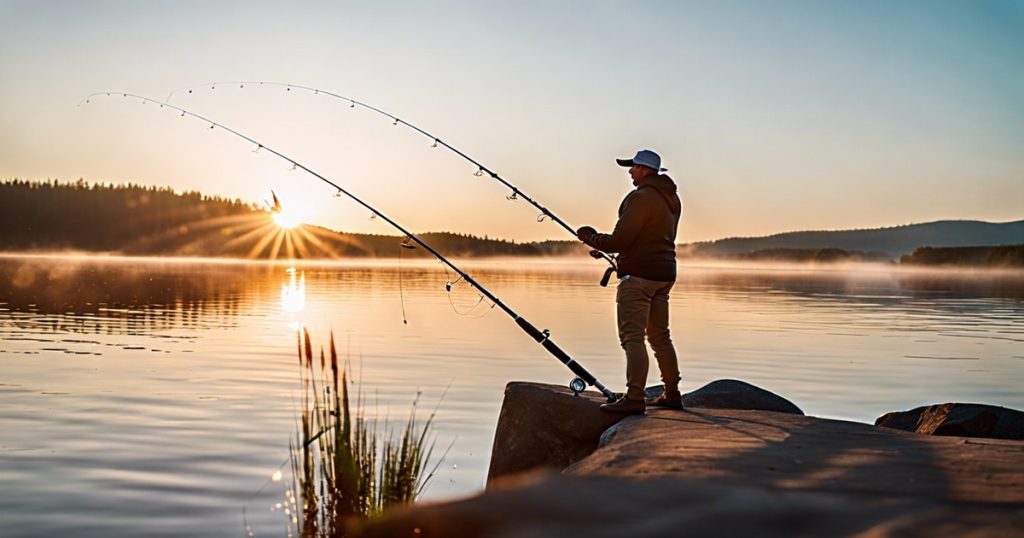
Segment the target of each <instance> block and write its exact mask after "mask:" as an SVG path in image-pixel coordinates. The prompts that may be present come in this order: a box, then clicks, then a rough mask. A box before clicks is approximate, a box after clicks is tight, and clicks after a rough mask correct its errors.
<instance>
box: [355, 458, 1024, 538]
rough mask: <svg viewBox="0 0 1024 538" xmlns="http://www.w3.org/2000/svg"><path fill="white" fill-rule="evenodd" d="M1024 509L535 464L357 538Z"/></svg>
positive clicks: (822, 523)
mask: <svg viewBox="0 0 1024 538" xmlns="http://www.w3.org/2000/svg"><path fill="white" fill-rule="evenodd" d="M1021 528H1024V511H1021V510H1019V509H1018V510H1016V511H1008V510H1006V509H1003V508H1000V507H993V506H987V505H974V506H971V507H970V509H967V507H966V506H960V507H956V506H950V505H945V504H938V503H935V502H931V501H929V500H927V499H912V498H903V499H891V498H888V499H876V498H871V497H860V498H851V497H849V496H845V495H836V494H822V493H814V492H807V491H795V490H781V491H779V490H772V489H764V488H760V487H756V486H741V485H735V484H728V483H720V482H717V481H710V480H691V479H668V478H652V479H648V480H634V479H626V478H616V477H611V476H570V475H560V474H555V473H550V472H549V473H534V474H530V475H528V476H520V477H516V478H515V479H513V480H504V481H500V482H498V483H497V484H495V485H494V486H493V487H489V488H488V489H487V491H486V492H485V493H483V494H481V495H478V496H475V497H471V498H468V499H464V500H459V501H454V502H446V503H436V504H417V505H414V506H412V507H410V508H405V509H401V510H398V511H395V512H392V513H391V514H389V515H388V516H386V517H384V518H382V519H377V520H372V521H371V522H369V523H367V524H364V525H363V526H362V527H361V528H358V529H353V530H352V531H351V532H350V533H349V534H348V536H352V537H354V538H392V537H410V538H421V537H426V538H429V537H455V536H457V537H459V538H483V537H488V538H495V537H498V538H538V537H553V538H554V537H567V536H586V537H587V538H620V537H622V536H708V537H729V538H732V537H735V536H749V537H769V536H779V537H789V536H832V537H842V536H858V537H862V538H863V537H865V536H871V537H877V538H886V537H921V538H926V537H927V538H930V537H933V536H971V537H973V538H983V537H1009V536H1019V531H1020V529H1021Z"/></svg>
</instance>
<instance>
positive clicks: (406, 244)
mask: <svg viewBox="0 0 1024 538" xmlns="http://www.w3.org/2000/svg"><path fill="white" fill-rule="evenodd" d="M415 248H416V245H413V244H412V241H411V240H410V239H409V236H405V239H402V242H401V243H399V244H398V299H399V302H401V303H402V323H403V324H405V325H408V324H409V319H408V318H406V317H405V292H404V291H402V252H403V251H405V250H406V249H409V250H412V249H415Z"/></svg>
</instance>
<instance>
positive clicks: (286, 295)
mask: <svg viewBox="0 0 1024 538" xmlns="http://www.w3.org/2000/svg"><path fill="white" fill-rule="evenodd" d="M295 273H296V271H295V268H294V267H289V268H288V274H289V276H288V283H287V284H285V285H283V286H281V310H284V311H285V312H293V313H294V312H302V311H303V310H305V308H306V273H305V272H299V277H298V279H296V278H295Z"/></svg>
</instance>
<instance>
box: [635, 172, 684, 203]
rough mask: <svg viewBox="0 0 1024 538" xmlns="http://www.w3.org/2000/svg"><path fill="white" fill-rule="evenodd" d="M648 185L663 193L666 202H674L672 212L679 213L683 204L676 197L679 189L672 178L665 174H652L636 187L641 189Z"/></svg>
mask: <svg viewBox="0 0 1024 538" xmlns="http://www.w3.org/2000/svg"><path fill="white" fill-rule="evenodd" d="M646 185H650V186H651V187H654V188H655V189H658V192H660V193H662V194H663V195H664V196H665V198H666V200H672V203H670V204H669V205H670V206H671V209H672V212H673V213H679V209H680V206H681V205H682V204H681V203H680V202H679V201H678V200H679V198H678V197H677V196H676V191H677V190H678V188H677V187H676V183H675V182H674V181H672V178H670V177H668V176H667V175H665V174H651V175H649V176H647V177H645V178H644V179H642V180H641V181H640V184H639V185H637V186H636V187H637V188H638V189H639V188H641V187H644V186H646Z"/></svg>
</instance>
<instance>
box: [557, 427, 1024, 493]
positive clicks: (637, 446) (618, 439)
mask: <svg viewBox="0 0 1024 538" xmlns="http://www.w3.org/2000/svg"><path fill="white" fill-rule="evenodd" d="M565 472H566V473H570V474H577V475H585V476H594V475H600V476H617V477H629V478H642V477H677V478H687V479H697V480H700V479H706V480H709V481H714V482H716V483H734V484H740V485H745V486H758V487H762V488H769V489H772V490H802V491H811V492H823V493H824V492H828V493H839V494H846V495H857V496H871V497H876V498H878V497H889V498H913V499H931V500H935V501H941V502H952V503H1001V504H1007V505H1014V506H1016V507H1017V508H1018V509H1020V508H1024V443H1022V442H1020V441H1006V440H999V439H971V438H963V437H932V436H925V435H918V434H913V433H907V432H903V431H899V430H893V429H889V428H878V427H875V426H872V425H869V424H860V423H856V422H847V421H842V420H830V419H823V418H817V417H807V416H800V415H793V414H786V413H775V412H768V411H745V410H735V409H684V410H682V411H664V410H659V411H653V412H651V411H648V414H647V415H646V416H637V417H629V418H626V419H624V420H622V421H621V422H619V423H618V424H616V425H615V426H614V427H613V428H612V429H611V430H609V431H608V432H606V433H605V434H604V436H603V437H602V444H601V448H600V449H599V450H597V451H596V452H594V453H593V454H592V455H590V456H589V457H587V458H584V459H583V460H581V461H579V462H577V463H575V464H573V465H571V466H570V467H568V468H567V469H566V470H565Z"/></svg>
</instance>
